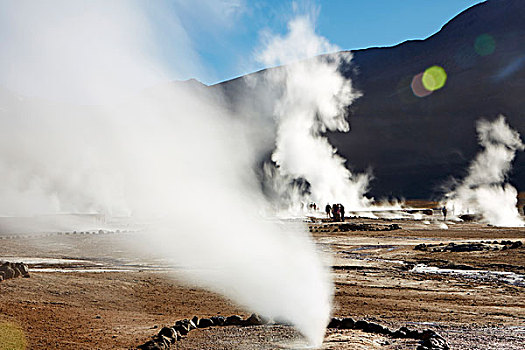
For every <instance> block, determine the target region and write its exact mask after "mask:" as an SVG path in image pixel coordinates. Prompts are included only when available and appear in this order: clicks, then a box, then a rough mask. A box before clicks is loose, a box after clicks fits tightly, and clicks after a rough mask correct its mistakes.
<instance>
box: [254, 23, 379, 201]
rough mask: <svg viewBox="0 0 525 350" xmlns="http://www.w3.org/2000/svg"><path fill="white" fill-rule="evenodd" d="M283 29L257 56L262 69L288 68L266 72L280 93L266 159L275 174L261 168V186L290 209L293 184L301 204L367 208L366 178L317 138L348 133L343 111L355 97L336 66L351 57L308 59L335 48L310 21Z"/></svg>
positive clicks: (295, 197)
mask: <svg viewBox="0 0 525 350" xmlns="http://www.w3.org/2000/svg"><path fill="white" fill-rule="evenodd" d="M288 29H289V33H288V34H287V35H285V36H282V37H281V36H276V37H271V38H270V39H268V40H267V41H268V42H267V45H266V46H265V49H264V50H262V51H261V52H260V53H259V55H258V57H259V60H260V61H261V62H263V63H264V64H266V65H281V64H288V65H287V66H283V67H279V68H276V69H272V70H268V71H267V72H266V79H267V80H268V81H269V82H270V84H272V85H274V86H275V89H276V90H279V89H280V90H282V93H281V96H280V97H279V100H278V101H277V103H276V104H275V108H274V111H273V115H274V118H275V121H276V124H277V132H276V141H275V151H274V152H273V154H272V161H273V163H274V164H275V169H272V168H271V167H270V166H269V165H266V168H265V171H266V173H265V175H266V178H267V181H270V182H271V185H270V187H271V188H272V189H274V190H275V191H276V192H278V197H280V198H281V199H282V198H288V199H290V200H293V201H295V203H293V202H290V203H288V205H289V206H290V207H291V206H293V204H297V203H298V201H297V200H298V198H300V197H301V196H300V193H301V192H303V191H300V189H298V188H297V183H296V182H294V180H297V179H300V180H306V182H307V183H308V185H309V189H308V191H307V192H308V194H307V195H306V196H305V197H303V198H301V201H303V202H309V201H314V202H317V203H319V204H322V205H324V204H326V203H334V202H342V203H343V204H344V205H345V206H346V207H347V208H351V209H362V208H365V207H367V206H368V205H369V204H370V200H369V199H367V198H366V197H364V194H365V193H366V191H367V186H368V181H369V176H368V175H367V174H359V175H356V174H352V173H351V172H350V171H349V170H348V169H347V168H346V167H345V162H346V161H345V159H343V158H342V157H341V156H339V155H338V154H337V151H336V149H334V147H333V146H332V145H331V144H330V143H329V142H328V139H327V138H326V137H325V136H324V135H323V133H325V132H326V131H327V130H330V131H342V132H347V131H348V130H349V125H348V122H347V120H346V119H345V117H346V108H347V107H348V106H349V105H350V104H351V103H352V102H353V101H354V100H355V99H356V98H357V97H359V96H360V94H359V93H358V92H356V91H355V90H354V89H353V88H352V85H351V81H350V80H348V79H346V78H345V77H343V76H342V75H341V73H340V71H339V67H340V65H341V63H342V62H343V61H344V62H349V61H350V60H351V58H352V57H351V54H350V53H332V54H330V55H325V56H318V57H314V56H316V55H319V54H321V53H327V52H336V51H339V49H338V48H337V47H336V46H334V45H331V44H330V43H329V42H328V41H327V40H326V39H325V38H323V37H320V36H318V35H316V33H315V32H314V29H313V20H312V18H311V16H301V17H298V18H296V19H295V20H293V21H291V22H290V23H289V25H288ZM312 57H314V58H312ZM299 60H303V61H299ZM280 90H279V91H280Z"/></svg>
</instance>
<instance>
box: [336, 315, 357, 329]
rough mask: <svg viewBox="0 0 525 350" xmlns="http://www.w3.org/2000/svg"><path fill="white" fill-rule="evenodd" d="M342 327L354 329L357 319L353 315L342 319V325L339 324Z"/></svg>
mask: <svg viewBox="0 0 525 350" xmlns="http://www.w3.org/2000/svg"><path fill="white" fill-rule="evenodd" d="M339 328H341V329H354V328H355V321H354V319H353V318H352V317H345V318H343V319H342V320H341V325H340V326H339Z"/></svg>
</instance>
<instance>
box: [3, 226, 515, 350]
mask: <svg viewBox="0 0 525 350" xmlns="http://www.w3.org/2000/svg"><path fill="white" fill-rule="evenodd" d="M347 221H348V223H355V224H369V225H370V227H374V228H378V229H383V228H385V227H388V225H391V224H393V223H395V224H398V225H399V226H400V227H401V229H399V230H393V231H363V230H361V231H347V232H340V231H337V232H334V231H335V230H334V229H335V228H336V226H334V225H333V224H332V223H329V222H317V223H315V224H312V226H311V228H312V231H313V232H312V234H313V236H314V238H315V240H316V241H317V242H318V244H319V246H320V248H321V249H322V250H324V251H326V252H329V253H330V254H331V255H332V256H333V259H332V265H333V277H334V280H335V288H336V290H335V307H334V315H340V316H351V317H353V318H355V319H366V320H371V321H375V322H378V323H380V324H383V325H385V326H388V327H390V328H397V327H400V326H409V327H410V328H416V329H424V328H432V329H434V330H436V331H437V332H438V333H440V334H441V335H443V336H444V337H445V338H446V339H447V340H448V342H449V343H450V345H451V346H452V348H453V349H494V348H501V349H522V345H523V343H525V327H524V326H523V325H524V324H525V293H524V291H525V277H524V275H525V247H524V246H519V247H518V246H515V247H514V248H510V247H511V246H510V243H509V242H507V243H505V241H511V242H515V241H523V242H524V243H525V229H506V228H495V227H489V226H487V225H483V224H477V223H453V222H447V226H448V229H446V228H445V227H444V226H442V224H443V222H441V221H439V220H437V219H435V218H432V217H429V218H428V221H425V220H419V221H415V220H371V219H347ZM129 235H130V233H113V234H68V235H66V234H58V233H57V234H49V235H45V236H43V235H27V236H23V237H22V236H20V237H0V238H3V239H0V260H6V261H22V262H25V263H26V264H28V265H29V271H30V275H31V278H15V279H10V280H6V281H3V282H0V298H1V302H0V327H1V329H0V334H8V335H4V336H2V335H0V349H9V348H16V347H23V346H24V342H26V343H27V344H28V345H27V348H29V349H129V348H133V347H135V346H137V345H139V344H142V343H144V342H145V341H146V340H148V339H149V337H151V336H152V335H154V334H156V333H157V332H158V330H159V328H160V327H162V326H164V325H173V324H174V322H175V320H178V319H182V318H187V317H191V316H194V315H197V316H202V317H203V316H214V315H225V316H226V315H230V314H240V315H243V316H247V315H249V313H250V312H249V310H243V309H241V308H240V307H238V306H236V305H235V304H233V303H232V302H230V301H228V300H226V299H224V298H222V297H221V296H218V295H216V294H213V293H210V292H207V291H203V290H200V289H196V288H193V287H192V286H191V285H187V284H184V283H182V282H181V281H178V280H177V279H175V278H174V276H176V271H173V270H170V269H169V268H168V267H166V266H165V265H163V263H162V261H160V260H155V257H152V258H151V259H149V260H148V259H144V258H138V257H134V258H133V259H132V258H130V257H129V255H127V254H128V253H126V251H125V249H120V247H121V246H122V244H121V243H122V241H125V240H127V239H128V237H129ZM501 241H504V243H501ZM451 242H452V243H454V244H456V245H461V244H467V243H468V244H476V243H479V242H483V244H484V245H485V247H486V248H487V249H488V250H482V251H454V250H453V249H448V248H447V249H445V248H446V247H452V246H451V245H449V243H451ZM420 244H426V245H427V246H428V247H427V248H426V249H423V250H421V249H419V250H416V249H414V247H416V246H417V245H420ZM291 253H292V252H291ZM8 331H9V332H8ZM9 337H11V339H9ZM12 338H18V339H15V340H13V339H12ZM20 338H25V339H20ZM297 342H301V337H300V336H299V335H298V334H297V333H296V332H295V331H294V330H293V329H291V328H290V327H283V326H258V327H244V328H238V327H227V328H224V327H223V328H210V329H206V330H197V331H193V332H192V333H190V335H189V336H188V337H187V338H185V339H183V340H181V341H180V342H178V344H177V348H178V349H280V348H293V344H294V343H297ZM8 344H17V345H16V346H14V345H8ZM290 344H291V345H290ZM416 344H417V343H416V342H415V341H413V340H412V341H410V340H404V341H400V340H394V339H391V338H388V337H384V336H380V335H375V334H371V333H363V332H361V331H356V330H345V331H342V330H330V331H329V332H327V336H326V342H325V345H324V346H323V348H325V349H375V348H378V349H415V347H416Z"/></svg>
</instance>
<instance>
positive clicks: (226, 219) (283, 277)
mask: <svg viewBox="0 0 525 350" xmlns="http://www.w3.org/2000/svg"><path fill="white" fill-rule="evenodd" d="M78 4H79V2H70V1H55V2H52V4H50V3H49V2H46V4H45V5H43V4H40V3H35V2H25V1H20V2H13V3H4V2H3V3H2V4H1V7H0V17H1V18H2V25H3V26H4V29H6V31H3V32H9V33H10V35H11V36H12V38H13V40H12V41H10V42H9V43H6V44H5V45H2V47H1V48H0V62H1V64H2V71H3V72H8V74H5V75H2V77H3V80H2V81H1V84H2V86H4V87H6V88H8V89H10V90H14V91H16V93H12V92H8V91H5V90H1V91H0V94H1V96H0V97H1V98H2V102H3V103H2V109H1V110H0V120H1V122H2V128H1V130H0V142H1V144H0V146H1V147H0V210H2V213H1V214H3V215H22V216H27V215H34V214H35V215H36V214H51V213H64V212H65V213H71V212H73V213H85V212H97V213H100V212H103V213H106V214H108V215H110V216H112V215H113V216H114V215H129V220H130V221H131V222H132V223H137V222H140V223H143V222H147V223H148V224H147V225H146V226H145V228H144V229H143V230H142V231H143V234H142V235H140V236H139V239H138V242H130V243H135V244H136V245H137V246H138V247H140V249H146V250H148V249H149V250H151V251H152V252H153V253H155V254H161V255H162V256H164V257H165V258H166V259H168V260H169V261H170V262H171V263H172V264H173V265H174V266H178V267H181V268H182V270H183V271H184V273H183V276H184V277H185V278H186V279H189V280H191V281H192V282H193V283H195V284H197V285H199V286H202V287H204V288H207V289H210V290H213V291H216V292H218V293H221V294H222V295H224V296H226V297H228V298H231V299H232V300H234V301H235V302H237V303H239V304H241V305H243V306H245V307H246V308H248V309H249V310H251V311H255V312H258V313H260V314H263V315H266V316H269V317H273V318H278V319H281V320H287V321H289V322H291V323H292V324H294V325H295V326H296V327H297V328H298V330H299V331H300V332H302V333H303V334H304V335H305V336H306V337H307V339H308V340H309V341H310V343H312V344H314V345H319V344H321V343H322V340H323V337H324V332H325V327H326V325H327V323H328V320H329V316H330V311H331V299H332V284H331V281H330V278H329V272H328V271H327V270H326V269H325V268H324V264H323V262H322V261H321V256H320V254H319V253H318V252H317V250H316V248H315V246H314V243H313V242H312V240H311V238H310V237H309V235H308V234H307V232H306V230H305V227H304V226H303V225H302V224H299V225H297V226H292V227H289V226H287V225H284V224H282V223H279V222H276V221H272V220H268V219H263V218H262V217H261V216H260V214H259V213H260V211H261V209H262V208H264V207H265V206H266V204H267V203H266V200H265V198H264V196H263V195H262V193H261V190H260V186H259V184H258V179H257V178H256V176H255V171H254V169H253V167H252V166H253V163H254V159H258V158H260V157H261V155H259V154H257V149H256V147H254V145H253V144H252V143H251V140H250V139H249V138H248V137H245V136H243V135H245V134H246V126H245V125H243V123H241V122H238V120H239V119H240V118H235V116H232V115H231V114H229V113H228V112H227V111H225V110H224V109H222V108H221V107H220V106H219V105H218V104H217V101H220V99H221V96H210V93H209V91H206V89H205V88H204V87H202V86H201V87H199V86H191V84H188V83H186V84H182V83H178V84H172V83H168V81H169V80H170V79H171V77H172V74H171V73H172V68H171V67H170V68H168V67H167V66H166V65H165V64H164V62H163V61H162V60H161V59H159V57H157V56H156V55H153V54H150V53H151V52H158V51H162V50H160V49H159V48H157V47H155V45H154V44H155V42H156V41H155V35H154V33H155V28H156V27H158V26H159V25H161V24H160V23H156V22H155V24H153V22H154V21H153V20H152V18H150V17H149V16H148V15H147V14H146V11H145V9H144V8H142V7H141V2H128V1H115V2H112V3H111V5H109V4H107V3H106V2H103V1H100V2H99V1H91V2H82V6H78ZM152 6H158V8H157V10H158V12H161V13H163V12H164V13H168V12H169V6H168V5H167V4H166V3H159V2H156V3H155V4H154V5H152ZM162 6H166V9H165V10H166V11H162V10H163V8H162ZM168 27H169V28H170V29H173V30H174V31H175V34H176V37H177V39H180V40H176V41H174V42H175V43H176V44H177V45H176V47H174V48H173V49H174V51H177V52H182V53H183V54H181V55H180V56H179V59H180V62H179V66H178V68H179V70H180V71H179V74H180V75H182V76H183V75H185V69H186V68H187V66H188V65H189V64H188V63H187V62H185V60H188V59H191V58H192V57H194V53H193V51H192V49H191V44H190V43H188V42H187V40H186V39H185V38H187V37H186V36H185V35H184V32H183V28H182V27H181V26H180V23H179V22H178V21H177V18H176V15H175V14H174V18H170V22H169V24H168ZM170 33H171V32H170ZM164 49H165V50H167V48H164ZM32 50H37V51H38V52H37V54H35V53H34V52H32ZM79 52H80V54H78V53H79ZM39 53H41V54H42V55H41V56H39ZM35 57H37V59H35ZM38 57H41V59H38ZM9 62H14V63H12V64H10V63H9ZM327 72H328V73H330V70H327ZM319 74H321V72H319ZM286 78H287V79H288V77H286ZM291 78H293V77H291ZM148 86H150V87H151V86H152V87H151V88H149V89H148V90H146V91H142V90H141V89H144V88H145V87H148ZM28 95H29V96H32V97H38V99H37V98H28V97H27V96H28ZM50 99H51V100H52V101H53V102H50ZM64 101H67V103H66V102H64ZM323 108H325V109H326V108H328V107H323ZM327 113H328V112H327ZM12 200H13V201H14V202H16V205H15V204H13V203H14V202H11V201H12ZM64 229H75V227H70V228H66V227H64ZM130 254H131V253H130ZM178 277H180V275H178Z"/></svg>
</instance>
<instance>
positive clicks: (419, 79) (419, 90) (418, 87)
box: [410, 73, 432, 97]
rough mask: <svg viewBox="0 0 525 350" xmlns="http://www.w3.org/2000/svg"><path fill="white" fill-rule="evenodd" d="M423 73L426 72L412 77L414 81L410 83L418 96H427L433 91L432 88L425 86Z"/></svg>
mask: <svg viewBox="0 0 525 350" xmlns="http://www.w3.org/2000/svg"><path fill="white" fill-rule="evenodd" d="M423 74H424V73H419V74H416V75H415V76H414V78H413V79H412V83H411V84H410V87H411V88H412V92H413V93H414V95H416V96H417V97H425V96H428V95H430V94H431V93H432V91H431V90H429V89H427V88H425V86H424V85H423Z"/></svg>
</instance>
